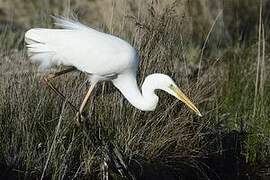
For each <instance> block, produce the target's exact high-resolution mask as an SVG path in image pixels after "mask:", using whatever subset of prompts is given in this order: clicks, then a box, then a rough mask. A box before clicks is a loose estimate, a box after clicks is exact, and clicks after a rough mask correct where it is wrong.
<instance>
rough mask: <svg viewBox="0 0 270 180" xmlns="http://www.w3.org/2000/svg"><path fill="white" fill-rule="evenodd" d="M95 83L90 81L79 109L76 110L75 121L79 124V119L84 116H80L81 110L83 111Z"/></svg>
mask: <svg viewBox="0 0 270 180" xmlns="http://www.w3.org/2000/svg"><path fill="white" fill-rule="evenodd" d="M95 85H96V83H92V84H91V85H90V87H89V90H88V91H87V93H86V95H85V97H84V99H83V102H82V104H81V106H80V109H79V111H78V112H77V114H76V121H77V123H78V124H80V123H81V120H82V119H83V118H84V117H83V116H82V112H83V109H84V107H85V105H86V104H87V102H88V99H89V97H90V95H91V92H92V91H93V89H94V87H95Z"/></svg>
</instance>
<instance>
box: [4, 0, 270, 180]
mask: <svg viewBox="0 0 270 180" xmlns="http://www.w3.org/2000/svg"><path fill="white" fill-rule="evenodd" d="M27 2H28V1H27ZM204 2H206V1H204ZM13 3H14V4H16V3H19V4H20V2H19V1H14V2H13ZM85 3H86V4H87V3H88V1H74V2H70V3H69V1H65V2H64V3H63V1H51V3H48V2H47V3H46V2H42V3H40V2H32V1H29V3H26V4H25V6H26V7H27V8H25V9H28V8H29V9H30V10H29V12H33V13H32V14H34V18H33V17H31V18H30V17H29V16H28V15H27V13H25V12H24V13H21V14H25V15H23V16H22V17H24V18H25V19H24V18H22V19H20V20H18V22H26V25H25V26H26V27H29V26H30V24H38V25H39V26H46V27H48V26H49V27H51V21H50V20H49V19H47V18H46V15H45V14H47V13H48V14H63V15H65V14H69V12H70V11H72V10H75V12H76V10H78V9H79V10H82V9H81V8H82V4H84V5H85ZM103 3H104V4H107V5H109V7H110V9H111V10H110V13H108V12H106V13H108V14H109V16H108V15H106V16H105V15H104V11H103V10H102V8H101V7H103V6H104V4H103ZM90 4H91V5H93V4H95V6H94V7H99V8H98V9H99V10H95V11H99V13H100V15H101V16H97V17H95V18H93V19H99V20H100V21H101V20H102V22H103V23H97V25H98V26H99V27H100V29H103V30H104V31H106V32H110V33H112V34H115V35H117V36H120V37H122V38H124V39H127V40H128V41H129V42H130V43H131V44H132V45H133V46H135V48H137V49H138V51H139V55H140V58H141V62H140V69H139V72H140V73H139V75H138V78H139V79H140V82H141V80H143V79H144V78H145V77H146V76H147V75H148V74H150V73H153V72H160V73H165V74H168V75H170V76H172V77H173V78H174V79H175V80H176V82H177V83H178V84H179V85H180V87H181V88H182V89H183V90H184V92H185V93H186V94H188V95H189V96H190V97H192V99H193V101H194V102H196V104H197V105H198V106H199V108H200V110H201V111H202V112H204V114H205V116H204V118H202V119H197V118H196V117H194V116H193V115H192V114H190V112H189V111H188V110H187V109H186V107H183V106H182V104H180V103H178V102H177V101H175V100H174V99H173V98H168V97H167V96H166V95H165V94H164V93H162V92H157V93H158V95H159V96H160V100H161V101H160V103H159V106H158V108H157V110H156V111H154V112H140V111H138V110H136V109H134V108H133V107H132V106H131V105H130V104H129V103H127V101H126V100H125V99H124V97H123V96H122V95H121V94H120V93H119V92H117V91H115V89H114V88H113V87H112V85H111V84H108V83H106V84H99V85H98V87H97V88H96V90H95V92H94V97H92V98H91V100H90V104H89V106H88V108H87V112H88V113H89V115H90V116H89V122H88V123H85V124H84V126H83V127H82V128H76V127H75V124H74V112H73V111H72V109H71V108H70V107H69V106H68V104H66V103H65V102H64V101H62V100H61V99H60V98H59V97H57V96H56V95H55V94H53V92H52V91H50V90H49V89H47V88H46V86H45V85H44V84H43V83H42V81H41V78H42V76H43V75H44V72H38V70H37V69H36V67H35V66H33V65H30V63H29V60H28V58H27V57H26V54H25V50H24V49H23V48H22V47H23V46H22V38H23V32H21V31H20V32H18V31H16V32H14V31H11V29H10V28H9V27H7V28H4V31H1V35H0V40H1V46H0V58H1V62H0V64H1V69H0V70H1V71H0V76H1V79H0V85H1V88H0V99H1V104H0V136H1V137H2V138H1V139H0V160H1V162H3V163H4V164H5V165H6V166H8V167H11V168H13V170H14V171H15V172H17V173H18V174H20V172H21V174H20V175H22V176H26V177H41V175H42V174H43V175H44V177H49V178H51V179H60V178H71V179H72V178H83V177H84V178H86V177H88V178H92V179H94V178H99V177H100V176H101V175H100V164H101V163H102V162H103V160H104V157H103V156H104V155H103V154H102V152H103V151H104V144H101V143H99V142H97V141H96V139H97V138H101V139H102V140H103V141H104V142H108V141H110V142H112V143H113V144H115V145H116V146H117V147H118V148H119V149H120V150H121V152H122V153H123V154H124V157H125V159H126V160H127V162H129V163H130V164H129V165H130V166H133V165H134V162H137V163H135V164H136V165H135V166H142V167H145V169H147V167H149V166H151V167H152V166H155V167H157V169H159V167H160V165H162V166H166V167H170V168H171V169H174V170H176V172H177V173H178V174H179V175H180V174H181V173H184V171H185V169H188V170H190V169H193V170H194V169H195V172H198V176H200V175H199V174H201V173H202V165H201V163H200V162H199V161H198V158H200V157H205V156H206V155H209V154H210V155H211V152H213V151H215V150H216V149H218V148H217V147H212V146H209V144H211V142H209V140H210V138H207V137H209V134H210V135H211V134H212V133H213V132H214V134H215V132H217V131H220V130H221V131H222V132H224V131H225V132H226V131H227V132H229V131H232V130H237V131H241V132H246V133H247V138H246V140H245V149H243V151H242V153H245V154H246V160H247V161H249V162H255V161H257V160H266V159H267V158H268V157H269V155H270V154H269V149H270V148H269V129H270V128H269V125H268V119H269V116H268V114H269V109H270V108H269V107H268V106H269V104H270V103H269V100H270V99H269V97H270V94H269V93H268V92H270V91H269V90H268V89H269V86H268V84H269V83H268V80H267V78H266V77H268V75H269V74H268V73H267V72H268V71H267V70H268V69H269V66H268V58H267V57H268V54H267V52H266V49H267V47H268V44H267V37H268V34H267V33H266V32H267V31H266V30H264V31H263V30H262V29H263V28H262V27H263V26H262V25H261V31H260V32H261V34H262V35H261V36H260V37H261V38H259V39H261V40H260V42H261V43H259V44H261V45H260V48H258V46H257V44H252V43H251V45H250V44H247V45H244V46H241V45H239V44H238V42H237V43H235V44H233V45H232V46H231V47H226V46H219V45H220V44H219V43H220V42H219V41H220V40H223V41H226V40H227V39H226V38H227V36H222V37H215V36H219V35H221V34H219V33H216V32H214V33H213V34H212V32H211V33H210V34H209V39H208V40H209V41H207V45H206V46H205V47H204V48H205V49H204V50H205V53H203V56H201V57H200V54H202V53H201V47H200V46H199V45H197V44H194V43H192V42H194V41H192V42H190V39H192V38H191V37H194V36H193V35H192V32H194V33H196V31H198V29H201V31H202V35H199V36H200V38H196V41H198V44H200V45H202V44H203V43H204V41H201V38H203V39H205V37H206V35H207V33H208V31H209V29H210V27H211V26H212V25H213V24H212V23H211V22H212V21H209V22H207V23H203V24H204V25H203V27H197V26H199V25H198V23H197V21H196V19H195V18H196V17H195V16H194V17H192V18H193V19H192V18H191V17H190V16H191V15H192V14H189V13H192V12H186V11H187V10H185V7H186V6H185V2H182V1H166V2H165V1H164V2H163V1H136V2H134V1H123V3H122V2H120V1H107V0H104V1H98V2H94V1H93V2H91V3H90ZM206 4H207V3H205V4H203V3H200V5H198V6H194V9H196V8H198V7H200V6H205V7H204V8H205V9H204V12H205V13H209V12H207V8H208V7H207V6H206ZM43 7H46V8H45V10H44V11H42V10H41V9H43ZM40 11H42V12H43V13H42V14H43V15H42V16H39V15H37V14H38V12H40ZM52 11H53V13H51V12H52ZM29 12H28V13H29ZM80 12H83V11H80ZM85 14H92V13H89V12H85ZM102 14H103V16H102ZM210 15H211V14H208V15H206V16H205V17H206V19H207V18H208V20H209V19H211V18H209V17H210ZM16 16H18V15H16ZM82 17H83V18H82V20H83V21H91V20H92V18H89V16H86V15H85V16H82ZM100 17H101V18H100ZM190 18H191V19H190ZM223 18H224V14H223V16H222V17H221V18H219V19H218V20H217V21H218V22H216V23H217V24H218V23H220V22H219V21H224V22H225V20H224V19H223ZM30 19H31V20H30ZM33 19H34V20H33ZM198 19H200V18H198ZM212 19H213V18H212ZM214 19H215V18H214ZM40 20H42V21H40ZM43 20H44V21H43ZM100 24H102V25H100ZM225 24H226V23H225ZM260 24H262V22H261V23H260ZM218 25H220V24H218ZM223 25H224V24H223ZM187 26H188V27H187ZM205 26H206V27H208V28H205ZM218 27H219V28H222V26H218ZM227 27H229V26H228V25H227ZM264 28H267V27H265V26H264ZM192 29H193V31H192ZM194 33H193V34H194ZM222 38H224V39H222ZM251 38H252V39H254V37H253V36H252V37H251ZM251 42H253V41H251ZM232 43H233V41H232ZM213 44H214V45H213ZM213 46H215V47H213ZM217 47H222V48H221V49H219V53H216V50H217ZM257 49H259V52H260V53H259V54H261V55H259V56H258V57H259V58H257V55H258V50H257ZM190 53H191V54H190ZM256 59H257V60H256ZM200 61H201V62H200ZM199 63H202V64H201V66H200V67H198V64H199ZM257 64H258V65H259V66H257ZM257 67H259V71H258V70H257V69H258V68H257ZM198 71H200V73H199V76H200V77H199V78H197V77H198ZM45 73H46V72H45ZM256 77H258V78H257V81H256ZM256 82H257V83H256ZM55 84H56V85H57V86H58V87H59V89H61V90H62V91H63V92H64V94H66V95H67V97H68V99H69V100H70V101H71V102H73V103H74V104H76V105H79V104H80V102H81V100H82V97H83V95H84V92H85V91H86V89H87V83H86V77H85V76H84V75H83V74H79V73H72V74H70V75H66V76H63V77H60V78H59V79H57V80H56V81H55ZM256 89H257V91H256V93H255V90H256ZM254 99H255V101H254ZM254 104H255V105H256V106H254ZM254 107H256V108H254ZM254 110H255V113H254ZM211 128H212V129H211ZM211 145H212V144H211ZM209 149H210V150H209ZM208 150H209V151H210V152H209V151H208ZM218 150H219V151H220V152H223V151H224V149H218ZM259 152H260V153H259ZM261 152H263V153H261ZM0 165H1V164H0ZM189 168H190V169H189ZM139 169H140V168H139ZM26 172H28V174H26ZM202 174H203V173H202Z"/></svg>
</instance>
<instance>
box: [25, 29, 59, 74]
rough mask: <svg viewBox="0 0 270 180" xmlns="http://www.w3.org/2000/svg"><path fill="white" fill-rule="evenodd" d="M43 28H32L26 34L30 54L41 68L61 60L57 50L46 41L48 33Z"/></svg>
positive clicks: (32, 59) (56, 63)
mask: <svg viewBox="0 0 270 180" xmlns="http://www.w3.org/2000/svg"><path fill="white" fill-rule="evenodd" d="M45 31H46V30H43V29H30V30H29V31H27V32H26V34H25V42H26V44H27V45H26V47H27V50H28V55H29V57H30V59H31V61H32V62H33V63H36V64H39V68H40V69H47V68H50V67H52V66H53V65H58V64H59V62H58V61H57V59H56V58H55V55H56V53H55V51H54V50H53V49H51V48H50V46H49V45H48V43H47V42H46V36H47V33H44V32H45Z"/></svg>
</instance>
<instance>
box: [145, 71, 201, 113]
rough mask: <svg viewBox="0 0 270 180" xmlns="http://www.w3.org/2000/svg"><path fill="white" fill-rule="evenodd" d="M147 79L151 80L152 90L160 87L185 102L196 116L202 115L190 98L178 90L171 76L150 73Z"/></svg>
mask: <svg viewBox="0 0 270 180" xmlns="http://www.w3.org/2000/svg"><path fill="white" fill-rule="evenodd" d="M148 81H151V84H152V88H153V90H155V89H160V90H163V91H165V92H167V93H169V94H171V95H172V96H174V97H176V98H177V99H179V100H180V101H182V102H183V103H184V104H186V105H187V106H188V107H189V108H190V109H191V110H192V111H194V112H195V113H196V114H197V115H198V116H200V117H201V116H202V114H201V113H200V111H199V110H198V108H197V107H196V106H195V105H194V104H193V103H192V102H191V100H190V99H189V98H188V97H187V96H186V95H185V94H184V93H183V92H182V91H181V90H180V88H179V87H178V86H177V85H176V83H175V82H174V81H173V80H172V78H171V77H169V76H167V75H165V74H152V75H150V76H148Z"/></svg>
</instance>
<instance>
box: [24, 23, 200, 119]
mask: <svg viewBox="0 0 270 180" xmlns="http://www.w3.org/2000/svg"><path fill="white" fill-rule="evenodd" d="M54 19H55V21H56V23H55V24H56V25H58V26H60V27H61V28H62V29H41V28H35V29H30V30H29V31H27V32H26V34H25V41H26V43H27V48H28V54H29V56H30V59H31V60H32V61H33V62H34V63H38V64H39V67H40V68H41V69H46V68H50V67H52V66H58V65H64V66H73V67H75V68H76V69H78V70H79V71H82V72H85V73H87V74H88V76H89V81H90V82H91V84H92V86H94V85H95V84H96V83H97V82H99V81H103V80H110V81H112V82H113V84H114V85H115V86H116V87H117V88H118V89H119V90H120V91H121V92H122V94H123V95H124V96H125V97H126V98H127V99H128V101H129V102H130V103H131V104H132V105H134V106H135V107H137V108H138V109H140V110H144V111H152V110H154V109H155V108H156V105H157V103H158V97H157V96H156V94H155V92H154V91H155V89H161V90H164V91H166V92H168V93H169V94H171V95H173V96H175V97H177V98H178V99H180V100H181V101H183V102H184V103H185V104H187V106H189V107H190V108H191V109H192V110H193V111H195V112H196V113H197V114H198V115H200V116H201V114H200V112H199V110H198V109H197V108H196V107H195V106H194V105H193V103H192V102H191V101H190V100H189V99H188V98H187V97H186V96H185V95H184V94H183V93H182V91H180V89H179V88H178V87H177V86H176V84H175V83H174V81H173V80H172V79H171V78H170V77H169V76H167V75H164V74H152V75H149V76H148V77H146V80H145V82H144V83H143V85H142V92H141V91H140V90H139V87H138V85H137V81H136V71H137V67H138V61H139V58H138V54H137V52H136V50H135V49H134V48H133V47H132V46H131V45H130V44H129V43H127V42H126V41H124V40H122V39H120V38H118V37H116V36H112V35H110V34H105V33H102V32H99V31H96V30H94V29H92V28H89V27H87V26H85V25H83V24H81V23H79V22H77V21H73V20H69V19H64V18H54ZM92 89H93V87H91V88H90V90H89V95H90V92H91V91H92ZM88 97H89V96H88ZM88 97H86V98H85V100H86V101H87V99H88ZM84 105H85V103H83V105H82V106H81V107H82V108H80V111H82V109H83V107H84ZM79 113H81V112H79Z"/></svg>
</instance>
